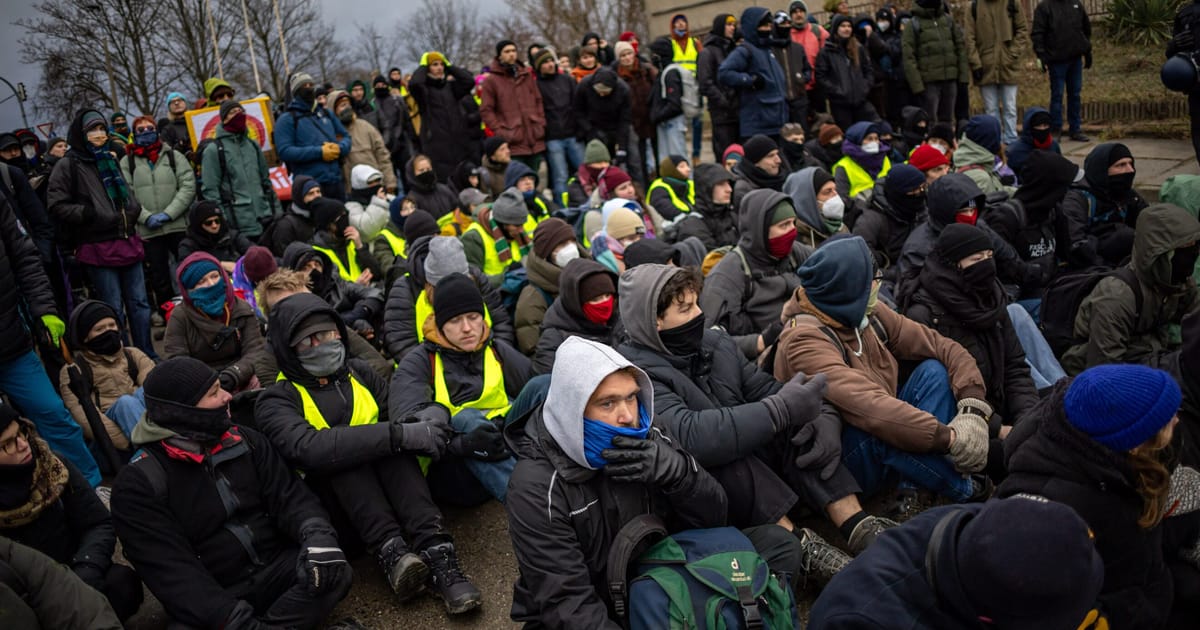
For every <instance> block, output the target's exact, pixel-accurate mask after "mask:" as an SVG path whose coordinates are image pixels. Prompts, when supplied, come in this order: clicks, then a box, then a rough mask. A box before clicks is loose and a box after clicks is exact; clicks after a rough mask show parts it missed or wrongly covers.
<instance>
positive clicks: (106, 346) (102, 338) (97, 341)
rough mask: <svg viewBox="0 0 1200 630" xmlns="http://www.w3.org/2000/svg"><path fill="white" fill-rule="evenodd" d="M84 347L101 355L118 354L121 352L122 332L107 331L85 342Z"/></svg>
mask: <svg viewBox="0 0 1200 630" xmlns="http://www.w3.org/2000/svg"><path fill="white" fill-rule="evenodd" d="M83 347H85V348H87V349H88V350H91V351H92V352H95V353H96V354H99V355H110V354H116V353H118V352H120V351H121V332H120V331H119V330H106V331H104V332H102V333H100V334H99V335H96V336H95V337H92V338H91V339H88V340H87V341H85V342H83Z"/></svg>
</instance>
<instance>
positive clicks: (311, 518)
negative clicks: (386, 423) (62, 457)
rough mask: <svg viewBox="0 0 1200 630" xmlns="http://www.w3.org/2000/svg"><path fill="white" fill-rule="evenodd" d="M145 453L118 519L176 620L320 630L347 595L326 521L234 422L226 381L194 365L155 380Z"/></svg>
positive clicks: (127, 473) (273, 457) (119, 504)
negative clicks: (314, 629) (331, 612)
mask: <svg viewBox="0 0 1200 630" xmlns="http://www.w3.org/2000/svg"><path fill="white" fill-rule="evenodd" d="M144 391H145V396H146V415H145V416H144V417H143V418H142V420H141V422H139V423H138V424H137V426H135V427H134V430H133V436H132V441H133V442H134V443H135V444H139V445H141V447H142V450H141V451H140V455H139V456H138V457H136V458H135V459H134V460H133V461H132V462H130V463H129V465H128V466H126V467H125V468H123V469H121V472H120V474H118V475H117V480H116V481H115V482H114V483H113V490H112V517H113V526H114V528H115V529H116V532H117V536H119V537H120V539H121V541H122V543H123V544H124V552H125V557H126V558H128V559H129V561H130V562H131V563H132V564H133V566H134V568H136V569H137V570H138V573H140V574H141V576H142V579H143V580H145V582H146V586H147V587H149V588H150V592H152V593H154V596H155V597H157V598H158V600H159V601H160V602H162V604H163V608H165V609H166V613H167V616H168V618H170V619H171V620H172V621H174V622H177V623H179V624H186V625H187V626H192V627H201V628H218V627H222V628H249V627H256V626H260V625H265V626H268V627H269V626H279V627H296V628H314V627H317V626H318V625H320V624H321V622H322V620H323V619H324V618H325V616H326V615H328V614H329V612H330V611H332V610H333V607H334V606H335V605H337V603H338V602H339V601H340V600H341V599H342V597H344V596H345V594H346V592H347V591H349V590H350V583H351V581H352V572H351V570H350V566H349V565H348V564H347V563H346V558H345V556H344V555H343V554H342V552H341V549H339V547H338V539H337V534H336V532H335V531H334V529H333V526H332V525H330V523H329V515H328V514H327V513H326V512H325V510H324V509H323V508H322V507H321V503H320V501H318V500H317V498H316V497H315V496H313V494H312V493H311V492H310V491H309V490H308V488H306V487H305V485H304V482H303V481H301V480H300V478H299V477H298V476H297V475H296V474H295V473H294V472H293V471H292V470H291V469H290V468H289V466H288V465H287V464H286V463H285V462H284V460H283V459H282V458H281V457H279V454H278V453H277V452H276V451H275V449H274V448H272V446H271V442H270V441H269V440H268V439H267V438H266V437H265V436H263V435H262V434H261V433H259V432H257V431H255V430H253V429H250V428H246V427H239V426H236V425H232V424H230V419H229V400H230V395H229V394H228V393H226V392H225V391H224V390H222V389H221V388H220V386H219V384H218V381H217V373H216V372H214V371H213V370H212V369H210V368H209V367H207V366H206V365H204V364H203V363H201V362H200V361H197V360H196V359H192V358H190V357H176V358H173V359H168V360H167V361H164V362H163V363H160V364H159V367H158V368H156V369H155V370H154V371H153V372H151V373H150V375H149V376H148V377H147V378H146V384H145V390H144Z"/></svg>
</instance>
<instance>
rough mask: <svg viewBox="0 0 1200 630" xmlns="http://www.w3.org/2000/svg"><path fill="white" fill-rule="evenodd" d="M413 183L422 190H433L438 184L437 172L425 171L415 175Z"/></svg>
mask: <svg viewBox="0 0 1200 630" xmlns="http://www.w3.org/2000/svg"><path fill="white" fill-rule="evenodd" d="M413 183H415V184H416V185H417V188H420V189H421V190H433V188H434V186H437V174H436V173H434V172H433V171H425V172H424V173H418V174H416V175H414V176H413Z"/></svg>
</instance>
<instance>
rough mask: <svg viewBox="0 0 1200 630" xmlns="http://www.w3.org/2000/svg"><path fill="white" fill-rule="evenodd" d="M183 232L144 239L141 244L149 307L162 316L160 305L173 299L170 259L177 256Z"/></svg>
mask: <svg viewBox="0 0 1200 630" xmlns="http://www.w3.org/2000/svg"><path fill="white" fill-rule="evenodd" d="M184 236H187V234H185V233H184V232H178V233H175V234H164V235H162V236H156V237H154V238H150V239H146V240H145V241H144V242H143V243H144V246H145V249H146V266H147V267H148V271H149V273H147V274H146V275H147V278H146V279H147V282H148V284H149V285H150V291H149V292H148V293H147V294H146V295H147V297H149V298H150V307H151V308H152V309H154V310H155V311H156V312H157V313H158V314H159V315H162V314H163V310H162V305H163V303H164V302H167V301H168V300H170V299H171V298H173V297H175V289H174V288H173V287H172V286H171V257H173V256H177V255H178V254H177V253H176V252H178V251H179V244H180V243H181V242H183V237H184Z"/></svg>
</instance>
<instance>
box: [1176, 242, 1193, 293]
mask: <svg viewBox="0 0 1200 630" xmlns="http://www.w3.org/2000/svg"><path fill="white" fill-rule="evenodd" d="M1197 258H1200V244H1198V245H1192V246H1191V247H1181V248H1179V249H1177V250H1175V255H1174V256H1172V257H1171V284H1172V285H1173V286H1180V285H1182V284H1183V283H1185V282H1187V279H1188V278H1190V277H1192V274H1193V273H1195V271H1196V260H1197Z"/></svg>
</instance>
